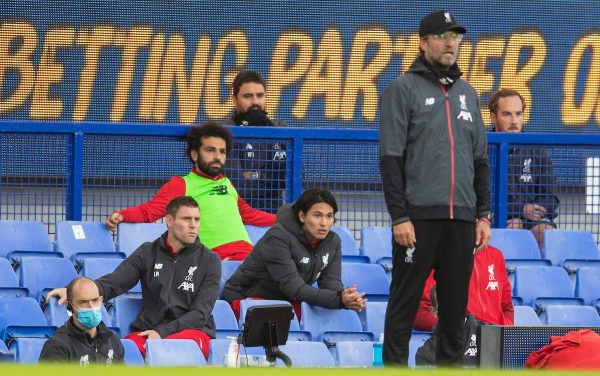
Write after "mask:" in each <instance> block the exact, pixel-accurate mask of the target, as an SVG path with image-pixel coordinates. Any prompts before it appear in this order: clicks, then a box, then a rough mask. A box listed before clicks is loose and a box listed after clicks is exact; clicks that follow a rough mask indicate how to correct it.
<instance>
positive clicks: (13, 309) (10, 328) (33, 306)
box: [0, 298, 56, 341]
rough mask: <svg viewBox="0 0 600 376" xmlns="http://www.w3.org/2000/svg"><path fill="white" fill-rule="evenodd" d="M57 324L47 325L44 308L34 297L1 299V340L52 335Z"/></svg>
mask: <svg viewBox="0 0 600 376" xmlns="http://www.w3.org/2000/svg"><path fill="white" fill-rule="evenodd" d="M55 330H56V327H55V326H48V325H46V319H45V318H44V314H43V313H42V309H41V308H40V306H39V305H38V303H37V302H36V301H35V300H34V299H33V298H2V299H0V340H3V341H7V340H10V339H12V338H15V337H42V338H45V337H50V336H51V335H52V333H54V331H55Z"/></svg>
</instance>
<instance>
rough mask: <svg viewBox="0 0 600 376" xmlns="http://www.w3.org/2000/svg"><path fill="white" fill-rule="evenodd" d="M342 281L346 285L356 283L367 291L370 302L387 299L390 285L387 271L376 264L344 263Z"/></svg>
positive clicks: (362, 289) (359, 288)
mask: <svg viewBox="0 0 600 376" xmlns="http://www.w3.org/2000/svg"><path fill="white" fill-rule="evenodd" d="M342 283H343V284H344V286H351V285H353V284H356V286H357V290H358V291H360V292H366V293H367V294H366V296H365V297H366V298H367V299H369V301H370V302H375V301H379V302H381V301H387V300H388V297H389V294H390V285H389V280H388V279H387V276H386V275H385V271H384V270H383V269H382V268H381V267H380V266H379V265H376V264H356V263H343V264H342Z"/></svg>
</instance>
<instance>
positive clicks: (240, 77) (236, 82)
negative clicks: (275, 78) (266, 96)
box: [231, 70, 267, 97]
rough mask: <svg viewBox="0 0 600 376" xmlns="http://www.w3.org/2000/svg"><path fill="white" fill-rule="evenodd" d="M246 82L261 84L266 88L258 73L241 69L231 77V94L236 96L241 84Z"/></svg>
mask: <svg viewBox="0 0 600 376" xmlns="http://www.w3.org/2000/svg"><path fill="white" fill-rule="evenodd" d="M248 82H254V83H257V84H260V85H262V86H263V87H264V88H265V89H266V88H267V83H266V82H265V79H264V78H263V77H262V76H261V75H260V73H258V72H257V71H253V70H243V71H240V72H239V73H238V74H237V75H236V76H235V78H234V79H233V84H232V85H231V86H232V87H233V96H234V97H237V95H238V93H239V92H240V88H241V87H242V85H243V84H245V83H248Z"/></svg>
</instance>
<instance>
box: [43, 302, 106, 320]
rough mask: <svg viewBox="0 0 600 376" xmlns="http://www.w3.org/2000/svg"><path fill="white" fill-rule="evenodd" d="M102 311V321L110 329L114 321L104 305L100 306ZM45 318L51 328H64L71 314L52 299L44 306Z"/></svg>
mask: <svg viewBox="0 0 600 376" xmlns="http://www.w3.org/2000/svg"><path fill="white" fill-rule="evenodd" d="M100 309H101V311H102V321H104V324H105V325H106V326H108V327H111V326H112V320H111V319H110V316H109V315H108V312H107V311H106V308H105V307H104V305H101V306H100ZM43 311H44V316H45V317H46V322H47V323H48V325H50V326H56V327H59V326H62V325H63V324H64V323H65V321H67V320H68V319H69V314H68V313H67V307H66V306H65V305H64V304H58V299H57V298H52V299H50V302H49V303H48V304H44V308H43Z"/></svg>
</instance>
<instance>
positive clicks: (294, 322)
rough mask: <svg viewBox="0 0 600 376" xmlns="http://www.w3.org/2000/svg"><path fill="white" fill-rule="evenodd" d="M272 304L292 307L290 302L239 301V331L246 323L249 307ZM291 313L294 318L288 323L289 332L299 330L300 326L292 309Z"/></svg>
mask: <svg viewBox="0 0 600 376" xmlns="http://www.w3.org/2000/svg"><path fill="white" fill-rule="evenodd" d="M274 304H285V305H289V306H290V307H291V306H292V305H291V304H290V302H287V301H285V300H257V299H244V300H240V329H241V328H242V327H243V325H244V322H245V321H246V311H247V310H248V308H250V307H255V306H266V305H274ZM292 313H293V314H294V317H293V318H292V320H291V321H290V330H300V324H299V323H298V318H297V317H296V312H294V310H293V309H292Z"/></svg>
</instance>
